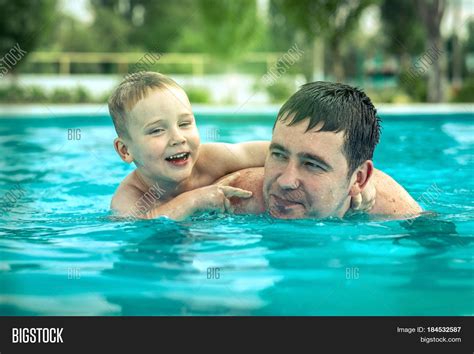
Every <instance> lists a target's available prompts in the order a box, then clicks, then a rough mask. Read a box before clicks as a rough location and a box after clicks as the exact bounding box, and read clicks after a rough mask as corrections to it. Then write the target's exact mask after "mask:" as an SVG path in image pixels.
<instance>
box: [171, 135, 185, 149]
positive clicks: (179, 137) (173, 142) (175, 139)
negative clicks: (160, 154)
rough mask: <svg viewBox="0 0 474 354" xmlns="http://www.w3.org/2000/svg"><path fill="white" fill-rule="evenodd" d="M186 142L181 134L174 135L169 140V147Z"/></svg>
mask: <svg viewBox="0 0 474 354" xmlns="http://www.w3.org/2000/svg"><path fill="white" fill-rule="evenodd" d="M185 142H186V139H185V138H184V136H182V135H181V134H179V133H175V134H173V135H172V136H171V139H170V145H171V146H174V145H181V144H184V143H185Z"/></svg>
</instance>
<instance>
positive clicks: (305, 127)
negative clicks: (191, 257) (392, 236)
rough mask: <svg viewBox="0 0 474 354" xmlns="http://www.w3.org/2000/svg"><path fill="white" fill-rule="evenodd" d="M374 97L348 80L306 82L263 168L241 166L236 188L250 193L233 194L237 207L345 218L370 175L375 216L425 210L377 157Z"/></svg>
mask: <svg viewBox="0 0 474 354" xmlns="http://www.w3.org/2000/svg"><path fill="white" fill-rule="evenodd" d="M376 113H377V111H376V109H375V108H374V106H373V104H372V102H371V101H370V99H369V97H367V96H366V95H365V93H364V92H362V91H360V90H358V89H356V88H353V87H351V86H348V85H344V84H339V83H329V82H320V81H319V82H313V83H308V84H306V85H303V86H302V87H301V89H300V90H299V91H298V92H296V93H295V94H294V95H293V96H291V97H290V99H289V100H288V101H287V102H286V103H285V104H284V105H283V107H282V108H281V109H280V112H279V113H278V117H277V120H276V122H275V125H274V127H273V136H272V141H271V144H270V150H269V153H268V155H267V158H266V161H265V168H264V169H262V168H252V169H246V170H242V171H240V172H239V174H238V176H237V177H236V178H235V179H234V181H233V182H232V184H231V185H232V186H234V187H237V188H242V189H245V190H250V191H251V192H252V193H253V197H252V198H250V199H240V198H231V202H232V209H233V210H234V212H236V213H262V212H265V211H268V212H269V213H270V214H271V215H272V216H273V217H276V218H285V219H292V218H326V217H344V216H346V215H347V214H348V213H349V210H350V201H351V197H353V196H354V195H357V194H358V193H360V192H361V191H362V190H363V189H364V188H365V187H366V186H367V182H368V181H369V180H370V179H373V180H374V185H375V188H376V191H377V194H376V198H375V204H374V206H373V208H372V209H371V210H370V211H369V214H373V215H374V214H377V215H382V216H384V217H387V218H403V217H408V216H413V215H416V214H418V213H420V212H421V211H422V210H421V208H420V206H419V205H418V204H417V203H416V202H415V200H414V199H413V198H412V197H411V196H410V195H409V194H408V193H407V191H406V190H405V189H404V188H403V187H401V186H400V185H399V184H398V183H397V182H395V181H394V180H393V179H392V178H391V177H389V176H388V175H386V174H384V173H383V172H381V171H379V170H375V169H374V166H373V162H372V158H373V153H374V150H375V146H376V145H377V143H378V142H379V138H380V124H379V119H378V117H377V115H376Z"/></svg>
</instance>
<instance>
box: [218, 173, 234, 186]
mask: <svg viewBox="0 0 474 354" xmlns="http://www.w3.org/2000/svg"><path fill="white" fill-rule="evenodd" d="M237 177H240V173H238V172H237V173H234V174H232V175H230V176H229V177H226V178H224V179H223V180H222V181H220V182H217V183H216V184H217V185H218V186H226V185H228V184H230V183H232V182H233V181H235V180H236V179H237Z"/></svg>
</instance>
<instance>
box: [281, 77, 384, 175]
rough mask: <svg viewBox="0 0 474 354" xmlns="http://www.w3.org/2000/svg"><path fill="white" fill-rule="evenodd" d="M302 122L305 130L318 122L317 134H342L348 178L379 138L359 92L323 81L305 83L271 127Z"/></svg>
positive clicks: (376, 122)
mask: <svg viewBox="0 0 474 354" xmlns="http://www.w3.org/2000/svg"><path fill="white" fill-rule="evenodd" d="M305 119H308V120H309V124H308V128H307V129H306V131H309V130H311V129H313V128H314V127H315V126H316V125H317V124H318V123H320V122H321V124H323V126H322V128H321V129H320V130H319V131H328V132H334V133H337V132H340V131H344V145H343V152H344V154H345V156H346V158H347V162H348V165H349V176H350V175H351V174H352V173H353V172H354V171H355V169H356V168H357V167H359V166H360V165H361V164H362V163H363V162H364V161H366V160H371V159H372V157H373V154H374V150H375V146H376V145H377V144H378V142H379V139H380V119H379V117H378V116H377V110H376V109H375V107H374V105H373V104H372V102H371V100H370V98H369V97H367V95H366V94H365V93H364V92H363V91H361V90H359V89H357V88H354V87H352V86H349V85H345V84H340V83H333V82H325V81H316V82H311V83H308V84H305V85H303V86H301V88H300V89H299V90H298V91H297V92H296V93H295V94H293V96H291V97H290V98H289V99H288V101H286V102H285V104H284V105H283V107H281V109H280V111H279V112H278V117H277V120H276V121H275V125H276V122H278V121H281V122H282V123H286V124H287V125H288V126H291V125H294V124H297V123H299V122H301V121H303V120H305ZM273 128H275V126H273Z"/></svg>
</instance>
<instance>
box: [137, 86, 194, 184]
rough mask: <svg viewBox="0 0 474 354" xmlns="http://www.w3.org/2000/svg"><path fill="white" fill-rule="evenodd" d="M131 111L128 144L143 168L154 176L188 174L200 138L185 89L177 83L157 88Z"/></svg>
mask: <svg viewBox="0 0 474 354" xmlns="http://www.w3.org/2000/svg"><path fill="white" fill-rule="evenodd" d="M129 114H130V120H129V122H130V123H129V126H128V132H129V135H130V140H131V141H130V142H129V144H128V148H129V150H130V152H131V153H132V156H133V161H134V162H135V164H136V165H137V167H138V168H139V169H140V171H141V172H142V173H143V174H144V175H145V176H147V177H148V178H150V179H152V180H156V179H157V177H159V178H160V179H164V180H166V181H173V182H175V183H176V182H178V183H179V182H180V181H182V180H184V179H185V178H188V177H189V176H190V175H191V172H192V169H193V166H194V164H195V162H196V160H197V158H198V151H199V144H200V140H199V133H198V130H197V127H196V123H195V121H194V115H193V112H192V110H191V104H190V103H189V100H188V97H187V96H186V93H185V92H184V91H183V90H182V89H180V88H178V87H167V88H164V89H155V90H153V91H151V92H150V93H148V95H147V96H146V97H145V98H143V99H142V100H140V101H139V102H138V103H137V104H136V105H135V106H134V107H133V109H132V110H131V111H130V113H129Z"/></svg>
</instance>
